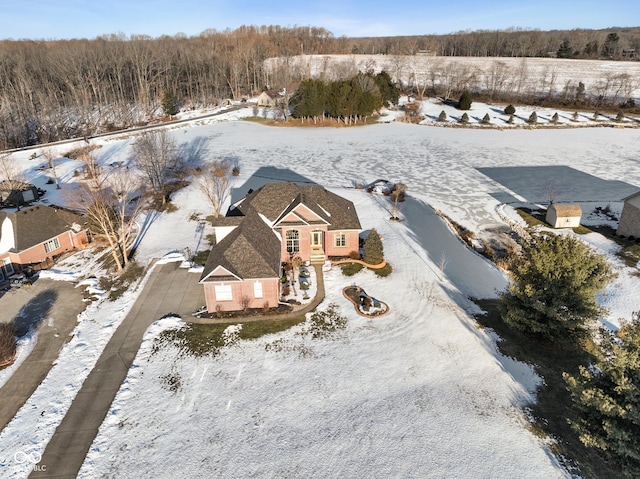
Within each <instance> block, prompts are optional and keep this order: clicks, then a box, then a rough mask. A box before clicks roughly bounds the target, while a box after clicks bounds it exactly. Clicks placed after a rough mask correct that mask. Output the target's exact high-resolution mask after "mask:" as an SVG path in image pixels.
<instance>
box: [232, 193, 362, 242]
mask: <svg viewBox="0 0 640 479" xmlns="http://www.w3.org/2000/svg"><path fill="white" fill-rule="evenodd" d="M300 203H303V204H304V205H305V206H307V207H308V208H310V209H311V210H312V211H313V212H314V213H316V214H317V215H318V216H320V217H321V218H323V219H325V220H326V221H327V222H328V223H329V229H330V230H341V229H360V220H359V219H358V214H357V213H356V209H355V207H354V206H353V203H352V202H351V201H349V200H347V199H345V198H342V197H341V196H338V195H336V194H334V193H331V192H330V191H327V190H325V189H324V188H323V187H321V186H318V185H311V186H299V185H296V184H295V183H290V182H282V183H268V184H266V185H264V186H263V187H262V188H260V189H259V190H257V191H254V192H252V193H250V194H249V195H247V197H246V199H245V200H244V201H243V202H242V203H240V205H239V206H238V209H239V210H240V211H241V212H242V213H244V214H247V212H248V211H249V210H250V209H254V210H256V211H257V212H258V213H261V214H263V215H264V216H265V217H267V218H268V219H269V220H270V221H272V222H274V221H276V220H277V219H278V218H280V217H281V216H283V214H284V213H287V212H288V211H291V210H292V209H293V208H294V207H295V206H297V205H298V204H300Z"/></svg>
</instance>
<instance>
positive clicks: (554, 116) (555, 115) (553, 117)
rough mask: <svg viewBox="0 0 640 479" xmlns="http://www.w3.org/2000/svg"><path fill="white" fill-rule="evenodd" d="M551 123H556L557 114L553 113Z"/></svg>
mask: <svg viewBox="0 0 640 479" xmlns="http://www.w3.org/2000/svg"><path fill="white" fill-rule="evenodd" d="M551 123H558V112H555V113H554V114H553V116H552V117H551Z"/></svg>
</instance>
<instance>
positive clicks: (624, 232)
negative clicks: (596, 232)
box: [617, 196, 640, 238]
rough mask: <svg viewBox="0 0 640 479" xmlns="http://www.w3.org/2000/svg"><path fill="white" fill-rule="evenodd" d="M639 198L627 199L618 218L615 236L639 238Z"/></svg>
mask: <svg viewBox="0 0 640 479" xmlns="http://www.w3.org/2000/svg"><path fill="white" fill-rule="evenodd" d="M636 203H640V196H635V198H634V197H631V198H629V199H627V201H625V203H624V208H623V209H622V215H621V216H620V224H619V225H618V231H617V234H618V235H620V236H635V237H636V238H640V205H637V204H636Z"/></svg>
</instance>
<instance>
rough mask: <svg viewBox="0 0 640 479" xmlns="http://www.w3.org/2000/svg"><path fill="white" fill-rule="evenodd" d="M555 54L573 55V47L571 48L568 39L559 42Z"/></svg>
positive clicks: (560, 56) (568, 56) (561, 55)
mask: <svg viewBox="0 0 640 479" xmlns="http://www.w3.org/2000/svg"><path fill="white" fill-rule="evenodd" d="M557 55H558V58H571V57H572V56H573V48H571V43H569V40H565V41H563V42H562V43H561V44H560V48H558V53H557Z"/></svg>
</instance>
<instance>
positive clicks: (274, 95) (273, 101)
mask: <svg viewBox="0 0 640 479" xmlns="http://www.w3.org/2000/svg"><path fill="white" fill-rule="evenodd" d="M279 98H280V95H279V94H278V91H277V90H269V91H263V92H262V93H260V94H259V95H258V106H268V107H275V106H277V105H278V99H279Z"/></svg>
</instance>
